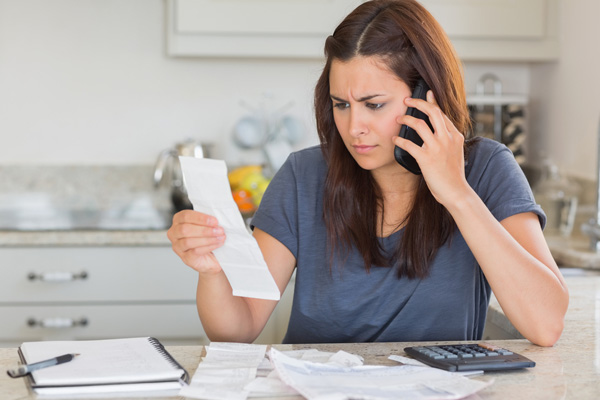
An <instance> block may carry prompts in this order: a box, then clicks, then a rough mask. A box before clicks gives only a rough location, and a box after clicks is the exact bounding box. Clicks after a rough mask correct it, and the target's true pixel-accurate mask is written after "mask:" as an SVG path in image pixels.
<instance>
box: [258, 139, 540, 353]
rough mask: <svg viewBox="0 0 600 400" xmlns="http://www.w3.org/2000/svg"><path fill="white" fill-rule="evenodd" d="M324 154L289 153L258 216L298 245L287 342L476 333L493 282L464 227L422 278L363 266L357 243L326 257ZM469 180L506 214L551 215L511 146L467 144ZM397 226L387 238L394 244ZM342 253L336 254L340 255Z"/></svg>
mask: <svg viewBox="0 0 600 400" xmlns="http://www.w3.org/2000/svg"><path fill="white" fill-rule="evenodd" d="M326 169H327V166H326V163H325V161H324V159H323V156H322V153H321V149H320V147H318V146H316V147H311V148H307V149H304V150H301V151H298V152H295V153H292V154H291V155H290V156H289V158H288V159H287V161H286V162H285V164H284V165H283V166H282V167H281V169H280V170H279V171H278V173H277V174H276V176H275V177H274V178H273V180H272V182H271V184H270V185H269V187H268V189H267V191H266V193H265V194H264V197H263V199H262V202H261V205H260V208H259V210H258V211H257V213H256V215H255V216H254V218H253V220H252V225H253V226H255V227H257V228H260V229H262V230H263V231H265V232H267V233H268V234H270V235H271V236H273V237H274V238H276V239H277V240H279V241H280V242H281V243H283V244H284V245H285V246H286V247H287V248H288V249H289V250H290V251H291V252H292V254H293V255H294V257H295V258H296V261H297V265H296V284H295V293H294V301H293V306H292V313H291V318H290V322H289V326H288V331H287V334H286V336H285V339H284V343H336V342H375V341H376V342H405V341H424V340H479V339H481V336H482V333H483V326H484V323H485V318H486V313H487V307H488V304H489V299H490V295H491V289H490V286H489V284H488V282H487V280H486V278H485V276H484V275H483V272H482V271H481V269H480V267H479V265H478V264H477V261H476V260H475V258H474V256H473V254H472V253H471V250H470V249H469V247H468V246H467V245H466V243H465V241H464V239H463V237H462V235H461V234H460V232H459V231H458V229H457V230H455V233H454V235H453V237H452V238H451V241H450V245H443V246H442V247H441V248H440V249H439V251H438V252H437V255H436V257H435V259H434V261H433V264H432V265H431V269H430V274H429V276H428V277H427V278H425V279H407V278H402V279H398V278H397V276H396V269H395V268H389V267H372V268H371V271H370V272H369V273H367V272H366V271H365V267H364V262H363V259H362V257H361V256H360V254H359V253H358V252H357V251H356V250H355V249H352V251H351V252H350V254H349V255H348V257H347V259H345V260H343V265H341V266H340V265H334V266H333V268H330V266H329V263H328V261H329V255H328V253H327V236H326V230H325V225H324V222H323V218H322V215H323V185H324V182H325V174H326ZM465 172H466V177H467V181H468V182H469V184H470V185H471V187H473V189H474V190H475V191H476V192H477V194H478V195H479V196H480V197H481V199H482V200H483V201H484V202H485V204H486V205H487V207H488V208H489V209H490V211H491V212H492V214H493V215H494V217H495V218H496V219H497V220H499V221H501V220H503V219H504V218H507V217H509V216H511V215H514V214H518V213H523V212H528V211H532V212H534V213H536V214H537V215H538V216H539V219H540V223H541V224H542V226H543V225H544V224H545V215H544V213H543V211H542V210H541V208H540V207H539V206H538V205H536V203H535V201H534V198H533V195H532V193H531V189H530V187H529V184H528V183H527V180H526V179H525V176H524V175H523V173H522V171H521V169H520V167H519V165H518V164H517V163H516V161H515V159H514V157H513V155H512V153H511V152H510V150H508V149H507V148H506V146H504V145H501V144H499V143H497V142H494V141H492V140H487V139H482V140H480V141H479V142H478V143H477V144H475V145H474V147H473V148H472V149H471V152H470V154H469V160H468V161H467V163H466V167H465ZM402 234H403V231H402V230H400V231H398V232H396V233H394V234H392V235H390V236H388V237H386V238H381V239H380V240H381V243H382V244H383V248H384V250H385V251H387V252H393V251H394V249H395V247H396V244H397V242H398V241H399V240H400V238H401V237H402V236H401V235H402ZM335 262H337V261H335Z"/></svg>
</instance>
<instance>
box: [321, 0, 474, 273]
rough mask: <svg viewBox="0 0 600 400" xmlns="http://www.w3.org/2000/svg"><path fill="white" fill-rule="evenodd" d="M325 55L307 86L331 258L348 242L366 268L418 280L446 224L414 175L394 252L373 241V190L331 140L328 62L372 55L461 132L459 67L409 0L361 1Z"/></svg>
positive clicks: (464, 116)
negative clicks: (323, 171) (311, 88)
mask: <svg viewBox="0 0 600 400" xmlns="http://www.w3.org/2000/svg"><path fill="white" fill-rule="evenodd" d="M325 56H326V58H327V59H326V63H325V67H324V69H323V73H322V74H321V77H320V78H319V80H318V83H317V86H316V89H315V113H316V121H317V130H318V133H319V139H320V141H321V148H322V151H323V155H324V157H325V160H326V161H327V164H328V172H327V178H326V182H325V192H324V200H323V213H324V215H323V218H324V221H325V225H326V228H327V238H328V244H329V246H330V256H331V259H332V260H333V254H334V253H336V252H337V253H338V254H341V253H343V252H346V254H347V252H348V251H349V250H350V248H351V247H352V245H354V246H355V247H356V248H357V249H358V251H359V252H360V253H361V254H362V257H363V259H364V263H365V268H366V270H367V271H369V269H370V267H371V266H394V265H397V268H398V277H399V278H400V277H403V276H406V277H408V278H416V277H419V278H422V277H425V276H427V274H428V272H429V262H430V261H431V260H432V259H433V257H434V256H435V254H436V252H437V250H438V248H439V247H440V246H442V245H443V244H444V243H445V242H446V241H447V240H448V238H449V237H450V234H451V233H452V232H453V230H454V227H455V225H454V221H453V220H452V217H451V216H450V214H449V213H448V211H447V210H446V209H445V208H444V206H442V205H441V204H439V203H438V202H437V201H436V200H435V198H434V197H433V195H432V194H431V192H430V191H429V189H428V187H427V184H426V183H425V181H424V180H423V177H422V176H421V177H420V181H419V184H418V189H417V193H416V196H415V198H414V200H413V204H412V206H411V208H410V211H409V213H408V216H407V218H406V220H405V228H404V234H403V235H402V239H401V241H400V242H399V243H398V246H397V248H396V250H395V253H394V254H392V255H388V256H387V257H386V256H385V255H384V254H383V251H382V247H381V245H380V244H379V241H378V238H377V210H378V206H382V205H383V198H382V195H381V191H380V189H379V187H378V185H377V184H376V183H375V181H374V179H373V178H372V176H371V174H370V172H369V171H366V170H363V169H362V168H361V167H360V166H359V165H358V164H357V163H356V161H354V159H353V158H352V156H351V155H350V153H349V152H348V150H347V149H346V147H345V146H344V143H343V141H342V139H341V137H340V135H339V132H338V130H337V128H336V125H335V122H334V119H333V106H332V101H331V98H330V88H329V73H330V70H331V62H332V61H333V60H334V59H336V60H340V61H349V60H350V59H352V58H353V57H356V56H377V57H379V58H380V59H381V60H383V61H384V62H385V64H386V65H387V66H388V68H389V69H390V70H391V71H393V72H394V73H395V74H396V75H397V76H398V77H399V78H400V79H401V80H402V81H404V82H405V83H406V84H407V85H408V86H409V87H410V88H414V87H415V85H416V82H417V80H418V79H419V78H420V77H422V78H423V79H424V80H425V81H426V82H427V84H428V85H429V87H430V88H431V89H432V91H433V93H434V94H435V98H436V100H437V102H438V105H439V106H440V108H441V110H442V111H443V112H444V113H445V114H446V115H447V116H448V118H449V119H450V120H451V121H452V122H453V123H454V125H455V126H456V127H457V129H458V130H459V131H460V132H468V131H469V130H470V118H469V113H468V108H467V103H466V96H465V90H464V84H463V77H462V68H461V65H460V62H459V60H458V58H457V56H456V54H455V52H454V49H453V47H452V45H451V44H450V41H449V40H448V37H447V36H446V34H445V32H444V31H443V29H442V28H441V27H440V25H439V24H438V22H437V21H436V20H435V19H434V18H433V17H432V16H431V14H430V13H429V12H428V11H427V10H426V9H425V8H423V6H421V5H420V4H419V3H418V2H416V1H414V0H374V1H368V2H366V3H363V4H361V5H360V6H358V7H357V8H356V9H355V10H354V11H353V12H352V13H350V14H349V15H348V16H347V17H346V18H345V19H344V20H343V21H342V23H340V25H339V26H338V27H337V28H336V29H335V31H334V33H333V35H331V36H329V37H328V38H327V40H326V42H325ZM465 150H466V149H465ZM466 153H467V152H466V151H465V154H466ZM365 189H367V190H365ZM379 208H381V207H379Z"/></svg>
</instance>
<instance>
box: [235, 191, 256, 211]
mask: <svg viewBox="0 0 600 400" xmlns="http://www.w3.org/2000/svg"><path fill="white" fill-rule="evenodd" d="M232 194H233V201H235V204H237V206H238V208H239V210H240V212H241V213H251V212H254V211H256V209H255V207H254V202H253V201H252V193H250V191H249V190H246V189H237V190H234V191H233V192H232Z"/></svg>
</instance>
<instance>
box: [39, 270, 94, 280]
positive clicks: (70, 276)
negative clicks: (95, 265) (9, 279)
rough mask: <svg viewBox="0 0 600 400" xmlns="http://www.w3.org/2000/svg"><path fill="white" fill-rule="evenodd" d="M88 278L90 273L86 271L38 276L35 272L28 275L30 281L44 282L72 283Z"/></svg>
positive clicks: (59, 272) (43, 273)
mask: <svg viewBox="0 0 600 400" xmlns="http://www.w3.org/2000/svg"><path fill="white" fill-rule="evenodd" d="M87 278H88V273H87V272H86V271H81V272H79V273H75V272H61V271H54V272H52V271H51V272H42V273H39V274H36V273H35V272H30V273H29V274H28V275H27V279H29V280H30V281H35V280H38V281H43V282H71V281H76V280H84V279H87Z"/></svg>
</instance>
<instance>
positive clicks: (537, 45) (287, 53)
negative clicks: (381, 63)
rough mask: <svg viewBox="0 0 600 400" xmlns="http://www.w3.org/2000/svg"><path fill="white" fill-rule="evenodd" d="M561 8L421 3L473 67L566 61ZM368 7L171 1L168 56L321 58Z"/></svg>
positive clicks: (542, 3) (349, 2)
mask: <svg viewBox="0 0 600 400" xmlns="http://www.w3.org/2000/svg"><path fill="white" fill-rule="evenodd" d="M560 1H562V0H527V1H520V0H421V3H422V4H423V5H424V6H425V7H426V8H427V9H428V10H429V11H430V12H431V13H432V14H433V15H434V16H435V17H436V19H437V20H438V21H439V22H440V23H441V25H442V26H443V28H444V30H446V32H447V33H448V35H449V37H450V39H451V40H452V42H453V44H454V46H455V48H456V50H457V53H458V55H459V56H460V58H461V59H463V60H465V61H549V60H554V59H556V58H557V57H558V41H559V40H558V8H559V5H560ZM360 3H361V1H358V0H332V1H329V2H303V1H300V0H298V1H287V2H248V3H247V4H246V3H244V4H242V3H237V2H212V1H210V0H167V1H166V3H165V4H166V13H167V52H168V54H169V55H170V56H173V57H189V56H206V57H277V58H320V57H322V55H323V43H324V40H325V38H326V37H327V35H329V34H330V33H331V32H332V31H333V29H334V28H335V25H337V23H338V21H339V20H340V19H341V18H343V16H345V15H346V14H347V13H348V12H349V11H351V10H352V9H353V8H354V7H356V6H357V5H358V4H360ZM232 7H235V9H232ZM239 7H244V10H246V11H244V10H241V9H239Z"/></svg>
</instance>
